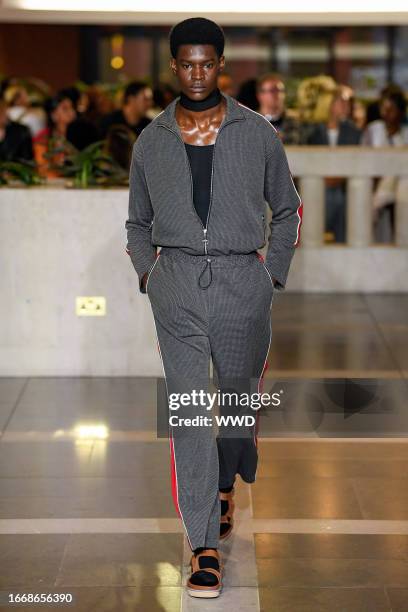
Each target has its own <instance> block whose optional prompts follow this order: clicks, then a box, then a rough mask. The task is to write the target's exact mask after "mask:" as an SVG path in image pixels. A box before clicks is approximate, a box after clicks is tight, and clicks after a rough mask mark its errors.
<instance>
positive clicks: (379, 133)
mask: <svg viewBox="0 0 408 612" xmlns="http://www.w3.org/2000/svg"><path fill="white" fill-rule="evenodd" d="M406 109H407V102H406V99H405V96H404V94H403V92H402V91H396V90H395V89H394V90H392V91H391V92H388V93H386V94H385V95H384V96H383V98H382V100H381V104H380V115H381V119H377V120H375V121H372V122H371V123H369V124H368V125H367V127H366V129H365V130H364V133H363V138H362V144H363V145H366V146H372V147H387V146H391V147H402V146H406V145H408V125H407V123H406ZM397 188H398V178H397V177H394V176H385V177H383V178H380V179H379V180H378V181H377V182H376V186H375V190H374V197H373V218H374V237H375V240H376V242H387V243H388V242H392V240H393V235H394V205H395V197H396V191H397Z"/></svg>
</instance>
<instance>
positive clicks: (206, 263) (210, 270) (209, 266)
mask: <svg viewBox="0 0 408 612" xmlns="http://www.w3.org/2000/svg"><path fill="white" fill-rule="evenodd" d="M207 267H208V268H209V272H210V282H209V283H208V284H207V285H202V284H201V282H200V280H201V277H202V275H203V274H204V272H205V271H206V269H207ZM211 281H212V269H211V259H210V258H208V259H207V261H206V262H205V266H204V268H203V269H202V271H201V274H200V276H199V277H198V286H199V287H200V288H201V289H208V287H209V286H210V285H211Z"/></svg>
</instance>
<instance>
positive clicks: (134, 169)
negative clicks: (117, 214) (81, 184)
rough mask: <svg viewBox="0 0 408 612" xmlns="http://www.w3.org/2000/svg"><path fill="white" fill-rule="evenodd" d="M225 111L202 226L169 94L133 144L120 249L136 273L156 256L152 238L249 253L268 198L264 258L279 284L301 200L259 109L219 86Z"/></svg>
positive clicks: (200, 249)
mask: <svg viewBox="0 0 408 612" xmlns="http://www.w3.org/2000/svg"><path fill="white" fill-rule="evenodd" d="M222 95H223V96H224V98H225V99H226V101H227V109H226V115H225V117H224V119H223V122H222V124H221V126H220V128H219V130H218V134H217V138H216V142H215V146H214V154H213V167H212V178H211V198H210V205H209V210H208V216H207V223H206V226H204V225H203V223H202V221H201V219H200V217H199V216H198V214H197V212H196V210H195V208H194V202H193V181H192V175H191V170H190V165H189V160H188V156H187V152H186V149H185V146H184V142H183V139H182V136H181V131H180V128H179V127H178V124H177V122H176V118H175V106H176V103H177V101H178V100H179V98H176V99H175V100H173V101H172V102H171V103H170V104H169V105H168V106H167V107H166V108H165V110H164V111H162V112H161V113H160V114H159V115H157V117H155V119H154V120H153V121H152V122H151V123H150V124H149V125H148V126H146V127H145V128H144V129H143V131H142V132H141V134H140V136H139V137H138V138H137V141H136V142H135V144H134V145H133V151H132V161H131V168H130V175H129V217H128V219H127V221H126V223H125V228H126V230H127V246H126V251H127V253H128V254H129V255H130V257H131V260H132V263H133V266H134V268H135V270H136V272H137V274H138V277H139V287H141V279H142V277H143V275H144V273H145V272H148V271H150V269H151V267H152V266H153V264H154V262H155V258H156V252H157V248H156V247H157V246H169V247H178V248H180V249H182V250H184V251H186V252H187V253H190V254H193V255H195V254H200V255H201V254H206V253H208V254H209V255H218V254H230V253H249V252H251V251H255V250H257V249H260V248H262V247H263V246H264V245H265V242H266V230H267V224H266V220H265V219H266V217H265V213H266V208H265V207H266V205H267V204H268V205H269V206H270V208H271V210H272V221H271V223H270V229H271V233H270V236H269V243H268V249H267V253H266V257H265V266H266V267H267V269H268V271H269V273H270V274H271V276H274V277H275V278H276V279H277V284H278V288H280V289H283V288H284V287H285V283H286V278H287V275H288V271H289V266H290V263H291V260H292V257H293V254H294V249H295V247H296V245H297V244H298V241H299V231H300V225H301V214H302V202H301V199H300V196H299V194H298V192H297V190H296V188H295V186H294V183H293V180H292V175H291V173H290V170H289V166H288V161H287V158H286V154H285V151H284V148H283V145H282V143H281V141H280V139H279V137H278V135H277V132H276V130H275V128H274V127H272V125H271V124H270V123H269V121H268V120H267V119H265V118H264V117H263V116H262V115H260V114H259V113H256V112H255V111H252V110H250V109H249V108H247V107H246V106H243V105H242V104H240V103H239V102H238V101H237V100H235V98H232V97H231V96H229V95H227V94H224V93H223V94H222ZM140 290H141V289H140Z"/></svg>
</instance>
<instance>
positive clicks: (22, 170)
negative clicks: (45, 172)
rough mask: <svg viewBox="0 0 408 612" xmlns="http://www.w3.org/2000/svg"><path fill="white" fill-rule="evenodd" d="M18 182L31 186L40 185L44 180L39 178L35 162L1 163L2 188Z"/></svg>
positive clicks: (0, 182) (0, 177)
mask: <svg viewBox="0 0 408 612" xmlns="http://www.w3.org/2000/svg"><path fill="white" fill-rule="evenodd" d="M16 181H17V182H20V183H23V185H26V186H31V185H40V184H41V183H43V182H44V179H43V178H42V177H41V176H39V174H38V171H37V166H36V164H35V163H34V162H33V161H26V160H20V161H0V186H4V185H9V184H10V183H13V182H16Z"/></svg>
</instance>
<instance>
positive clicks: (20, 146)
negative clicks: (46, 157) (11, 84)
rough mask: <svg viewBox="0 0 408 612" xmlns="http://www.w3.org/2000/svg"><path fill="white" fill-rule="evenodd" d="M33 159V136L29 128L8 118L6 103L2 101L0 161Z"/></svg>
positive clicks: (0, 107)
mask: <svg viewBox="0 0 408 612" xmlns="http://www.w3.org/2000/svg"><path fill="white" fill-rule="evenodd" d="M32 159H33V147H32V142H31V134H30V130H29V129H28V127H26V126H25V125H21V124H20V123H17V122H16V121H11V119H10V118H9V117H8V116H7V105H6V102H5V101H4V100H2V99H0V161H29V160H32Z"/></svg>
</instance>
